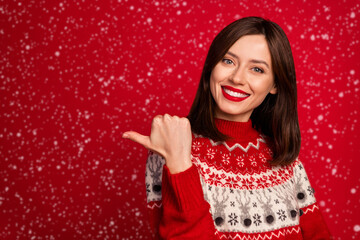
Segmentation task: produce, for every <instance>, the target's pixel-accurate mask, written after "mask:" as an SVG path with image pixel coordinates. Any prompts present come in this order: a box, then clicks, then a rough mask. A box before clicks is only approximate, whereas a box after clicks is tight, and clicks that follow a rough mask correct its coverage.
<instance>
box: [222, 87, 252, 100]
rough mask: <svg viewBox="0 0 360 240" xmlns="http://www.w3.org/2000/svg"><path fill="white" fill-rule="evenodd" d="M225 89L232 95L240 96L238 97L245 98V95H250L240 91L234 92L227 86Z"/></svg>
mask: <svg viewBox="0 0 360 240" xmlns="http://www.w3.org/2000/svg"><path fill="white" fill-rule="evenodd" d="M224 91H225V92H226V93H227V94H229V95H230V96H232V97H238V98H244V97H247V96H249V95H248V94H243V93H238V92H233V91H231V90H229V89H227V88H224Z"/></svg>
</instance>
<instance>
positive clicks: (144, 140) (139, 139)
mask: <svg viewBox="0 0 360 240" xmlns="http://www.w3.org/2000/svg"><path fill="white" fill-rule="evenodd" d="M122 137H123V138H126V139H130V140H131V141H134V142H136V143H139V144H141V145H143V146H144V147H145V148H147V149H150V148H151V142H150V137H149V136H145V135H142V134H140V133H137V132H134V131H128V132H124V133H123V135H122Z"/></svg>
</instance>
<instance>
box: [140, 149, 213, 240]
mask: <svg viewBox="0 0 360 240" xmlns="http://www.w3.org/2000/svg"><path fill="white" fill-rule="evenodd" d="M154 162H161V163H162V165H161V166H162V169H161V170H162V171H161V172H162V173H161V182H158V181H154V178H153V177H152V176H151V175H154V174H153V172H155V171H154V169H153V168H152V167H151V166H153V165H154ZM164 163H165V161H164V159H162V158H161V157H159V156H158V155H156V154H150V155H149V158H148V163H147V175H146V181H147V183H146V186H147V187H148V191H147V192H148V195H147V196H148V209H149V216H150V217H151V219H150V223H151V227H152V228H153V229H154V234H155V236H157V239H158V238H160V239H214V236H215V226H214V223H213V220H212V217H211V214H210V205H209V204H208V202H206V201H205V199H204V195H203V191H202V187H201V182H200V176H199V173H198V170H197V168H196V166H195V165H193V166H192V167H191V168H189V169H188V170H186V171H184V172H181V173H178V174H171V173H170V172H169V170H168V168H167V167H166V165H164ZM155 166H160V165H159V164H156V163H155ZM153 182H157V183H153ZM159 184H160V185H159ZM153 186H158V187H155V188H156V189H157V190H159V189H161V192H160V193H157V195H156V196H155V192H154V190H155V189H154V187H153Z"/></svg>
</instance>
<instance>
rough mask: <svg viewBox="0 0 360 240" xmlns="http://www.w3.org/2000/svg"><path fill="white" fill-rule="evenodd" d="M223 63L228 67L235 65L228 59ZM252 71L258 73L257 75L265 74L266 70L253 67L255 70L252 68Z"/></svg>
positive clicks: (223, 60) (224, 59)
mask: <svg viewBox="0 0 360 240" xmlns="http://www.w3.org/2000/svg"><path fill="white" fill-rule="evenodd" d="M221 61H222V62H223V63H225V64H226V65H235V63H234V62H233V61H232V60H231V59H228V58H223V59H222V60H221ZM251 70H253V71H254V72H257V73H265V71H264V69H262V68H260V67H253V68H251Z"/></svg>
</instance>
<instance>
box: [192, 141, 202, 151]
mask: <svg viewBox="0 0 360 240" xmlns="http://www.w3.org/2000/svg"><path fill="white" fill-rule="evenodd" d="M192 149H193V150H194V151H199V150H200V143H199V142H193V144H192Z"/></svg>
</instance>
